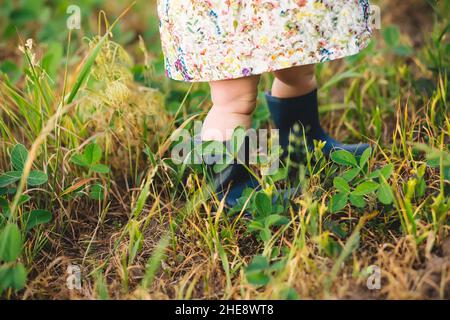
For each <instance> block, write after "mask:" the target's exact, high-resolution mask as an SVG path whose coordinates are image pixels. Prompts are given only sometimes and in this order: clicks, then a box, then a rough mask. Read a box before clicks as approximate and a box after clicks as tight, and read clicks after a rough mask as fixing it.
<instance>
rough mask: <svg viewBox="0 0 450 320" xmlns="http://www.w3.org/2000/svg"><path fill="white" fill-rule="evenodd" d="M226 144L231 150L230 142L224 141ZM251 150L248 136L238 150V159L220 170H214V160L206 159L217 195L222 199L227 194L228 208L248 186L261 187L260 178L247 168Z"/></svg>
mask: <svg viewBox="0 0 450 320" xmlns="http://www.w3.org/2000/svg"><path fill="white" fill-rule="evenodd" d="M224 146H225V148H228V152H229V151H230V146H229V144H228V143H227V142H224ZM249 150H250V144H249V140H248V137H246V138H245V140H244V144H243V145H242V147H241V149H240V151H239V152H238V156H237V159H233V163H230V164H229V165H228V166H227V167H226V168H225V169H224V170H222V171H220V172H215V171H214V166H215V163H214V161H208V160H206V162H207V164H206V169H207V173H208V175H209V178H210V180H211V181H212V183H213V187H214V190H215V191H216V194H217V197H218V198H219V200H222V199H223V198H224V197H225V196H226V199H225V205H226V206H227V207H228V208H232V207H234V206H235V205H236V204H237V202H238V199H239V198H240V197H241V196H242V194H243V192H244V190H245V189H246V188H251V189H259V188H260V184H259V182H258V180H257V179H256V178H255V177H254V176H253V175H252V174H251V173H250V172H249V171H248V169H247V168H248V167H249V162H250V161H249ZM244 164H245V165H244ZM246 167H247V168H246Z"/></svg>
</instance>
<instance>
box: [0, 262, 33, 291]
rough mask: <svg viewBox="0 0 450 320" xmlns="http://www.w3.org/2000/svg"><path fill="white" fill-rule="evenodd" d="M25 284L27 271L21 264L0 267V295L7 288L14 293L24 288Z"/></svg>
mask: <svg viewBox="0 0 450 320" xmlns="http://www.w3.org/2000/svg"><path fill="white" fill-rule="evenodd" d="M26 282H27V271H26V269H25V267H24V266H23V264H22V263H18V264H16V265H15V266H8V265H4V266H1V267H0V294H1V293H2V292H3V291H5V290H6V289H8V288H11V289H13V290H14V291H18V290H21V289H23V288H24V287H25V284H26Z"/></svg>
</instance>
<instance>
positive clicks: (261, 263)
mask: <svg viewBox="0 0 450 320" xmlns="http://www.w3.org/2000/svg"><path fill="white" fill-rule="evenodd" d="M267 268H269V261H268V260H267V258H266V257H264V256H261V255H259V256H255V257H254V258H253V259H252V262H250V264H249V265H248V266H247V268H246V271H247V272H249V271H263V270H266V269H267Z"/></svg>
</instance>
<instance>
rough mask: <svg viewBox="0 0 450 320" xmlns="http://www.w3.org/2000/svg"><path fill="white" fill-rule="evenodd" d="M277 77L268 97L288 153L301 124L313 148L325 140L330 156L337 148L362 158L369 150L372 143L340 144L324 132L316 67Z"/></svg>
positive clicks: (325, 148)
mask: <svg viewBox="0 0 450 320" xmlns="http://www.w3.org/2000/svg"><path fill="white" fill-rule="evenodd" d="M274 76H275V81H274V83H273V86H272V92H271V93H270V94H267V95H266V98H267V102H268V105H269V109H270V112H271V114H272V117H273V120H274V122H275V125H276V127H277V128H278V129H280V143H281V146H282V147H283V148H284V149H285V150H286V149H287V146H288V145H289V137H290V135H291V133H292V129H293V128H294V127H295V125H296V124H299V123H301V124H302V126H303V128H304V129H306V138H307V140H308V146H309V148H310V149H312V148H313V147H314V140H320V141H324V142H326V143H325V146H324V148H323V151H324V153H325V154H326V155H329V154H330V153H331V152H332V151H333V150H336V149H341V150H347V151H349V152H351V153H353V154H355V155H361V154H362V153H363V152H364V150H365V149H367V148H368V147H369V145H368V144H361V143H360V144H350V145H349V144H343V143H340V142H339V141H336V140H334V139H333V138H331V137H330V136H329V135H328V134H327V133H326V132H325V130H323V128H322V127H321V125H320V121H319V110H318V99H317V90H316V89H317V83H316V77H315V74H314V65H308V66H300V67H293V68H289V69H284V70H279V71H275V72H274ZM300 138H301V137H300Z"/></svg>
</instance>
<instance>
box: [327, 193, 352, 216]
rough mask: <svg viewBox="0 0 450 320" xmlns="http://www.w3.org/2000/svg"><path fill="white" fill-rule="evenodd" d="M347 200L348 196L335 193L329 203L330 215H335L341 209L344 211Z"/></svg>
mask: <svg viewBox="0 0 450 320" xmlns="http://www.w3.org/2000/svg"><path fill="white" fill-rule="evenodd" d="M347 200H348V194H346V193H336V194H335V195H334V196H333V197H332V198H331V203H330V207H331V213H336V212H339V211H341V210H342V209H344V208H345V206H346V205H347Z"/></svg>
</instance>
